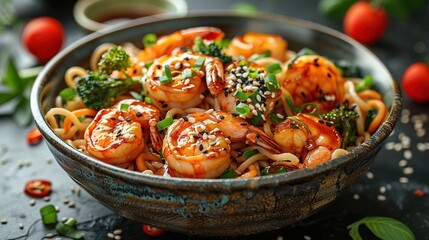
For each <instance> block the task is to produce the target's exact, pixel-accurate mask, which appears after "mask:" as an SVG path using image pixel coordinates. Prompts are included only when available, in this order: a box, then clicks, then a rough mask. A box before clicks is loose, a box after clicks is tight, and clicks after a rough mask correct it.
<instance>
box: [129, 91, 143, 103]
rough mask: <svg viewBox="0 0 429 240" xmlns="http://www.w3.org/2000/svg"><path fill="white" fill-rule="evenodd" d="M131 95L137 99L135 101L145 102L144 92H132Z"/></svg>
mask: <svg viewBox="0 0 429 240" xmlns="http://www.w3.org/2000/svg"><path fill="white" fill-rule="evenodd" d="M130 95H131V96H132V97H133V98H135V99H137V100H140V101H141V100H143V97H144V94H143V92H141V93H138V92H134V91H130Z"/></svg>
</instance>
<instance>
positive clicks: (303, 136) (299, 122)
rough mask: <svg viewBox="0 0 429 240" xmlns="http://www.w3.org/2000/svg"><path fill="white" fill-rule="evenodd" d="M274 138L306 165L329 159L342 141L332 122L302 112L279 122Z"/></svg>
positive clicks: (309, 165)
mask: <svg viewBox="0 0 429 240" xmlns="http://www.w3.org/2000/svg"><path fill="white" fill-rule="evenodd" d="M274 140H275V141H276V142H277V143H279V144H280V145H281V146H282V147H283V149H285V150H286V151H288V152H290V153H293V154H295V155H297V156H299V157H300V158H301V159H302V160H303V163H304V165H305V166H306V167H311V166H314V165H317V164H320V163H323V162H326V161H329V160H330V159H331V154H332V153H333V151H334V150H336V149H337V148H339V147H340V146H341V142H342V138H341V135H340V134H339V133H338V131H337V130H336V129H335V128H334V126H333V124H332V123H331V122H327V121H324V120H322V119H320V118H318V117H315V116H312V115H308V114H302V113H299V114H298V115H296V116H293V117H288V118H287V119H286V120H285V121H284V122H282V123H279V124H278V125H277V126H276V128H275V130H274Z"/></svg>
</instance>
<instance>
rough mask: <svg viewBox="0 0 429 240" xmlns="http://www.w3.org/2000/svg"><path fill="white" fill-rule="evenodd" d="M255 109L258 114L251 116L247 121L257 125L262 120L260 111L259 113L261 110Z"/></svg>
mask: <svg viewBox="0 0 429 240" xmlns="http://www.w3.org/2000/svg"><path fill="white" fill-rule="evenodd" d="M257 111H258V115H256V116H253V117H252V118H251V119H249V120H248V122H249V123H250V124H252V125H253V126H258V124H259V123H260V122H261V120H262V117H261V115H262V113H261V111H259V110H257Z"/></svg>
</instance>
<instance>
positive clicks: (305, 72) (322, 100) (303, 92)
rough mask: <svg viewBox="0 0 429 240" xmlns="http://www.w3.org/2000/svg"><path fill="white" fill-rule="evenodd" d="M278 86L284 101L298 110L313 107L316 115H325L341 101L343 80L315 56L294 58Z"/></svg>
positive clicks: (325, 61) (326, 60)
mask: <svg viewBox="0 0 429 240" xmlns="http://www.w3.org/2000/svg"><path fill="white" fill-rule="evenodd" d="M280 82H281V85H282V87H283V90H284V95H285V96H284V97H287V96H290V97H291V98H292V99H293V101H294V104H295V105H296V106H298V107H299V106H302V105H303V104H305V103H310V102H311V103H314V104H315V105H316V106H317V108H318V112H319V113H325V112H328V111H329V110H331V109H333V108H334V107H335V105H336V104H337V103H341V102H342V101H343V98H344V93H345V89H344V78H343V77H342V76H341V73H340V72H339V70H338V68H337V67H336V66H335V65H334V64H333V63H332V62H331V61H329V60H328V59H326V58H324V57H322V56H319V55H304V56H301V57H299V58H297V59H296V60H295V61H294V62H292V63H291V66H290V68H289V69H288V70H287V71H286V77H285V79H281V80H280Z"/></svg>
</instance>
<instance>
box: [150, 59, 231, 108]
mask: <svg viewBox="0 0 429 240" xmlns="http://www.w3.org/2000/svg"><path fill="white" fill-rule="evenodd" d="M197 62H199V64H200V65H201V66H196V63H197ZM201 62H202V64H201ZM166 66H168V69H166ZM197 67H198V68H199V70H198V69H196V68H197ZM168 72H169V73H168ZM167 74H170V75H171V76H170V79H166V78H167V76H166V75H167ZM223 74H224V73H223V65H222V62H221V61H220V60H219V59H217V58H213V57H210V56H205V55H197V54H190V53H182V54H180V55H178V56H170V57H167V56H164V57H161V58H159V59H157V60H156V61H155V62H154V64H152V66H151V67H150V68H149V71H148V73H147V74H146V75H145V76H144V77H143V84H144V89H145V91H146V92H148V93H149V96H150V97H151V98H152V100H153V103H154V104H155V105H156V106H158V107H159V108H161V109H162V110H169V109H171V108H182V109H185V108H191V107H195V106H197V105H198V104H200V103H201V101H202V99H203V98H204V94H205V90H206V89H207V88H208V89H209V91H210V92H211V93H213V94H216V93H218V92H220V91H222V88H223V86H224V84H225V83H224V82H225V81H224V77H223ZM204 81H205V82H204Z"/></svg>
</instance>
